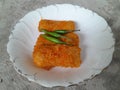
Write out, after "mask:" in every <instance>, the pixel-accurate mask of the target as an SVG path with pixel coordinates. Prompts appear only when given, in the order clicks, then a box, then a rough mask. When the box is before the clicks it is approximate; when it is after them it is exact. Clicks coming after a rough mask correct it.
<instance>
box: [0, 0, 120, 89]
mask: <svg viewBox="0 0 120 90" xmlns="http://www.w3.org/2000/svg"><path fill="white" fill-rule="evenodd" d="M58 3H59V4H60V3H71V4H76V5H80V6H83V7H85V8H88V9H91V10H93V11H95V12H96V13H98V14H99V15H101V16H103V17H104V18H105V19H106V20H107V22H108V24H109V25H110V26H111V28H112V31H113V33H114V37H115V40H116V44H115V52H114V55H113V60H112V62H111V64H110V65H109V66H108V67H107V68H106V69H105V70H103V72H102V73H101V74H99V75H97V76H96V77H94V78H93V79H91V80H87V81H85V82H83V83H79V85H74V86H70V87H54V88H46V87H43V86H40V85H38V84H36V83H33V82H30V81H28V80H27V79H26V78H24V77H23V76H21V75H19V74H18V73H17V72H16V71H15V70H14V68H13V65H12V63H11V62H10V60H9V55H8V53H7V51H6V45H7V42H8V37H9V35H10V32H11V31H12V30H13V27H14V25H15V24H16V23H17V22H18V21H19V19H20V18H22V17H23V16H24V15H25V14H27V13H28V12H30V11H32V10H35V9H37V8H41V7H43V6H47V5H50V4H58ZM0 90H120V0H0Z"/></svg>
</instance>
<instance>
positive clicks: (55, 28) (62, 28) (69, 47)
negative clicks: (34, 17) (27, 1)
mask: <svg viewBox="0 0 120 90" xmlns="http://www.w3.org/2000/svg"><path fill="white" fill-rule="evenodd" d="M38 28H39V31H40V32H44V34H40V35H39V37H38V39H37V42H36V44H35V46H34V51H33V60H34V63H35V65H36V66H38V67H40V68H43V69H46V70H49V69H51V68H53V67H56V66H61V67H65V68H67V67H71V68H77V67H79V66H80V64H81V57H80V51H81V49H80V48H79V38H78V36H77V34H75V33H74V30H75V23H74V22H73V21H55V20H46V19H42V20H41V21H40V22H39V27H38ZM76 31H77V30H76Z"/></svg>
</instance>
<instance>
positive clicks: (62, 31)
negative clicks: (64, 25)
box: [53, 30, 80, 34]
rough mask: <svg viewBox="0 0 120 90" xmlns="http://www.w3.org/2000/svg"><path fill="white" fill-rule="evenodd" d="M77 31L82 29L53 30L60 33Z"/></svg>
mask: <svg viewBox="0 0 120 90" xmlns="http://www.w3.org/2000/svg"><path fill="white" fill-rule="evenodd" d="M75 31H80V30H55V31H53V32H55V33H59V34H67V33H70V32H75Z"/></svg>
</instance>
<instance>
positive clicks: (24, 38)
mask: <svg viewBox="0 0 120 90" xmlns="http://www.w3.org/2000/svg"><path fill="white" fill-rule="evenodd" d="M41 18H42V19H52V20H73V21H75V22H76V29H80V30H81V31H80V32H77V34H78V35H79V37H80V47H81V49H82V51H81V57H82V60H83V61H82V64H81V66H80V67H79V68H61V67H55V68H53V69H51V70H50V71H46V70H43V69H40V68H37V67H35V66H34V64H33V58H32V52H33V47H34V45H35V42H36V40H37V37H38V36H39V34H40V33H39V32H38V23H39V21H40V20H41ZM114 44H115V40H114V38H113V33H112V31H111V28H110V27H109V26H108V24H107V22H106V21H105V20H104V19H103V18H102V17H101V16H99V15H97V14H96V13H94V12H92V11H90V10H88V9H85V8H83V7H80V6H76V5H71V4H57V5H50V6H47V7H43V8H40V9H37V10H35V11H32V12H30V13H28V14H27V15H25V16H24V17H23V18H22V19H21V20H20V21H19V23H17V24H16V26H15V28H14V30H13V31H12V33H11V35H10V37H9V42H8V45H7V51H8V53H9V55H10V60H11V61H12V62H13V64H14V67H15V69H16V71H17V72H18V73H19V74H21V75H23V76H25V77H26V78H28V80H30V81H34V82H36V83H38V84H40V85H43V86H46V87H53V86H69V85H72V84H78V83H79V82H83V81H84V80H86V79H91V78H92V77H94V76H95V75H97V74H99V73H100V72H101V71H102V70H103V69H104V68H105V67H107V66H108V65H109V64H110V62H111V60H112V55H113V51H114Z"/></svg>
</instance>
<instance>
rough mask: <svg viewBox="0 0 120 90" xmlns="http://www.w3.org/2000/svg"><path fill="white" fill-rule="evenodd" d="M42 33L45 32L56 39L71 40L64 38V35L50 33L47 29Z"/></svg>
mask: <svg viewBox="0 0 120 90" xmlns="http://www.w3.org/2000/svg"><path fill="white" fill-rule="evenodd" d="M41 31H42V32H44V33H45V34H48V35H51V36H53V37H56V38H67V39H69V38H68V37H66V36H63V35H61V34H59V33H56V32H50V31H47V30H45V29H43V30H41Z"/></svg>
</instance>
